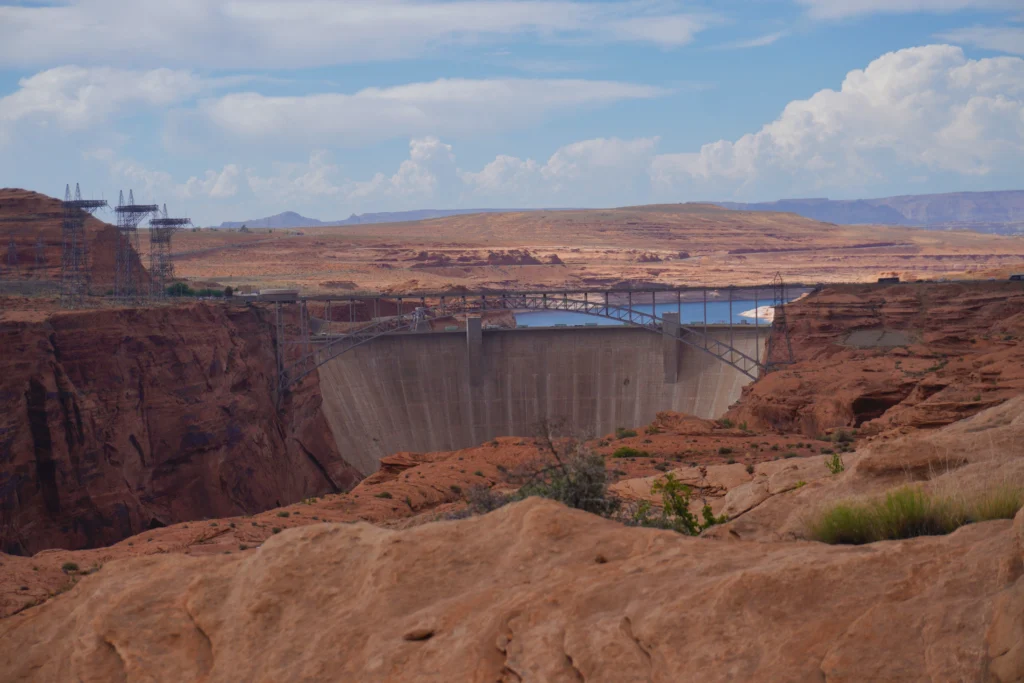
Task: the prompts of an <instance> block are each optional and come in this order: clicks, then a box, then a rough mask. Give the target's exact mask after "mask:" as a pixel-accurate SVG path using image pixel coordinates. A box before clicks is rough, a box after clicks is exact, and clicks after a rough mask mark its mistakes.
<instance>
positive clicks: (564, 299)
mask: <svg viewBox="0 0 1024 683" xmlns="http://www.w3.org/2000/svg"><path fill="white" fill-rule="evenodd" d="M723 289H724V290H725V291H726V292H727V294H728V298H727V299H726V300H723V298H722V297H721V294H720V292H721V291H723V290H722V289H718V290H715V289H710V288H708V289H703V290H701V289H695V288H679V289H676V290H665V289H652V290H626V291H615V290H606V291H578V292H569V291H564V292H499V293H489V292H487V293H479V294H465V295H461V294H460V295H455V296H450V295H440V296H438V297H436V298H435V299H433V300H432V301H431V302H429V303H428V301H427V297H426V296H422V297H412V296H374V297H357V296H345V297H336V298H324V297H310V298H307V299H303V300H300V301H299V302H297V303H298V305H299V316H300V320H299V325H298V327H299V337H298V339H291V340H289V339H287V334H286V333H285V328H286V326H285V325H283V323H282V316H281V306H282V305H289V304H282V303H278V304H277V307H278V318H277V320H278V326H277V328H278V332H277V334H278V345H277V346H278V368H279V380H280V389H281V390H282V391H284V390H287V388H288V387H289V386H291V385H293V384H294V383H296V382H298V381H300V380H301V379H302V378H303V377H305V376H307V375H309V374H310V373H311V372H313V371H314V370H315V369H317V368H318V367H320V366H321V365H323V364H324V363H326V362H328V361H329V360H332V359H333V358H337V357H338V356H340V355H341V354H343V353H347V352H348V351H351V350H352V349H354V348H357V347H359V346H362V345H364V344H367V343H369V342H372V341H373V340H374V339H377V338H379V337H382V336H385V335H390V334H394V333H396V332H402V331H406V330H413V329H417V328H420V329H422V328H423V327H427V328H429V325H430V322H431V321H436V320H439V319H444V318H449V317H452V316H461V315H472V314H483V313H486V312H488V311H497V310H505V311H512V312H531V311H545V310H548V311H563V312H567V313H578V314H583V315H588V316H592V317H596V318H604V319H608V320H613V321H617V322H619V323H623V324H626V325H630V326H633V327H639V328H643V329H646V330H649V331H651V332H657V333H663V332H664V323H665V320H664V317H663V315H664V313H666V312H671V309H672V308H673V306H672V304H673V302H672V301H671V298H672V295H673V294H674V295H675V302H674V303H675V308H676V313H677V316H679V318H681V317H682V311H683V309H684V306H690V307H693V306H696V305H700V310H701V317H702V319H701V320H696V321H695V320H689V321H685V320H681V319H680V320H679V323H678V331H677V332H676V333H675V335H674V336H675V339H676V340H677V341H678V342H679V343H682V344H686V345H687V346H690V347H692V348H696V349H699V350H701V351H703V352H705V353H707V354H709V355H711V356H713V357H714V358H716V359H718V360H719V361H721V362H723V363H725V364H727V365H730V366H732V367H733V368H735V369H736V370H738V371H739V372H741V373H743V374H744V375H746V376H748V377H750V378H752V379H757V378H758V376H759V375H760V374H762V373H764V372H765V371H767V370H768V369H769V367H768V366H767V365H766V363H765V361H763V360H762V358H761V357H760V356H761V354H760V351H758V352H757V353H756V354H755V356H752V355H750V354H748V353H746V352H744V351H742V350H741V349H739V348H738V347H737V346H736V344H735V339H734V328H735V327H746V324H740V323H736V321H735V318H736V316H735V314H734V313H735V312H734V305H733V304H734V303H739V304H741V305H742V306H747V305H749V304H753V313H754V315H753V316H751V317H753V320H754V325H753V327H754V329H755V335H757V334H758V333H759V330H760V328H761V327H763V325H762V320H764V317H763V316H762V310H761V309H762V303H761V302H762V301H763V302H764V305H768V304H769V303H770V304H771V308H772V310H773V311H777V312H780V311H781V309H782V307H783V304H784V303H786V302H787V301H788V300H789V298H788V297H787V292H786V287H785V285H784V284H783V283H782V282H781V278H777V279H776V281H775V282H773V283H772V285H771V286H764V287H750V288H723ZM683 292H687V299H686V300H685V301H684V299H683ZM694 292H700V293H701V296H700V297H699V298H694V295H693V294H694ZM737 292H740V293H745V292H749V293H750V295H749V298H746V299H744V298H740V299H737V298H736V293H737ZM709 293H710V294H711V296H712V300H711V301H709ZM716 294H718V296H715V295H716ZM311 301H317V302H323V304H324V316H323V317H321V318H313V317H312V316H310V314H309V309H308V303H309V302H311ZM334 302H340V303H342V304H343V305H344V304H347V308H348V314H349V318H350V320H349V321H348V322H347V323H346V322H343V321H337V320H335V319H334V318H335V316H334V315H333V314H332V310H331V306H332V303H334ZM355 302H359V303H360V304H362V305H364V307H367V308H369V306H366V304H367V302H370V303H372V308H373V310H372V314H371V315H369V316H367V317H370V320H367V321H364V322H363V323H362V324H360V323H358V322H356V321H355V318H356V316H355V313H354V311H355V307H354V305H353V304H354V303H355ZM410 302H412V304H413V306H412V308H413V310H411V311H408V310H406V309H407V308H409V307H410V306H409V303H410ZM648 302H649V303H648ZM726 302H728V312H727V320H725V321H720V322H722V323H726V326H727V327H728V341H726V340H723V339H720V338H718V336H716V334H714V333H713V331H711V330H709V325H712V326H713V325H716V324H717V323H718V322H719V321H715V322H712V321H710V320H709V314H708V306H709V303H710V304H711V305H712V306H715V305H719V306H720V305H722V304H724V303H726ZM381 304H387V305H384V306H382V305H381ZM416 304H418V305H416ZM382 308H383V309H390V310H387V311H386V312H387V314H385V315H380V313H381V312H382V311H381V309H382ZM648 309H649V310H648ZM659 309H661V311H662V314H661V315H659ZM367 312H368V311H367ZM715 315H716V316H717V315H719V314H715ZM360 317H362V316H360ZM691 317H692V316H691ZM779 317H780V316H778V315H776V317H775V319H774V320H771V319H769V320H768V321H767V322H768V326H770V327H775V328H776V329H775V332H776V333H780V332H781V333H782V334H785V335H787V340H788V330H785V329H782V330H779V329H778V327H779V325H778V319H779ZM782 320H783V321H784V317H782ZM339 328H342V329H339ZM673 328H675V323H674V322H673ZM748 329H749V328H748ZM766 334H768V335H769V339H770V334H771V333H770V332H768V333H766ZM755 342H756V343H755V348H757V349H760V339H759V338H758V339H756V340H755ZM296 346H297V347H298V357H297V359H296V358H293V357H294V356H295V354H294V353H289V348H291V349H292V350H294V349H295V347H296ZM787 346H788V341H787ZM768 347H769V348H770V347H771V343H770V342H769V344H768ZM769 354H770V352H769ZM769 354H766V355H765V356H764V357H765V358H768V357H769ZM791 355H792V351H791V349H790V357H791ZM775 364H776V365H777V364H778V363H777V362H776V363H775Z"/></svg>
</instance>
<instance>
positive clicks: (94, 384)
mask: <svg viewBox="0 0 1024 683" xmlns="http://www.w3.org/2000/svg"><path fill="white" fill-rule="evenodd" d="M0 339H2V345H3V349H4V353H3V354H2V357H0V405H2V406H3V409H2V417H0V547H2V549H3V550H4V551H5V552H8V553H15V554H22V553H34V552H36V551H39V550H42V549H44V548H52V547H66V548H88V547H95V546H98V545H106V544H109V543H112V542H115V541H118V540H120V539H122V538H125V537H127V536H130V535H132V534H135V533H138V532H140V531H142V530H144V529H147V528H152V527H158V526H163V525H167V524H172V523H174V522H179V521H183V520H188V519H196V518H203V517H222V516H228V515H233V514H241V513H245V512H256V511H259V510H263V509H266V508H268V507H275V506H279V505H281V504H287V503H289V502H292V501H295V500H298V499H300V498H302V497H304V496H309V495H315V494H317V493H323V492H327V491H340V490H345V489H348V488H350V487H351V486H352V484H353V483H354V482H355V481H356V480H357V479H358V475H357V473H356V472H355V471H354V470H352V469H351V468H350V467H349V466H348V465H347V463H346V462H345V460H344V459H343V458H342V457H341V456H340V455H339V454H338V453H337V452H336V449H335V447H334V445H333V441H332V439H331V438H330V436H329V432H328V429H327V425H326V424H325V423H324V421H323V417H322V416H321V414H320V412H319V401H320V399H319V393H318V391H317V387H316V385H315V377H313V378H311V379H310V380H309V381H307V383H306V384H305V385H303V386H302V387H301V388H300V389H299V390H298V391H297V392H295V393H294V394H292V395H290V396H288V397H287V398H286V400H285V403H284V405H282V410H281V413H280V416H279V413H278V411H277V409H276V408H275V403H274V400H275V397H274V381H275V375H274V372H275V362H274V346H273V341H272V337H271V327H270V325H269V324H268V323H267V322H266V321H264V320H263V313H262V312H261V311H260V310H259V309H253V308H249V309H232V308H227V307H223V306H208V305H203V304H196V305H188V306H176V307H163V308H148V309H107V310H92V311H81V312H62V313H56V314H53V315H50V316H46V317H44V318H43V319H42V320H40V321H31V320H29V321H24V320H16V319H15V320H4V321H2V322H0Z"/></svg>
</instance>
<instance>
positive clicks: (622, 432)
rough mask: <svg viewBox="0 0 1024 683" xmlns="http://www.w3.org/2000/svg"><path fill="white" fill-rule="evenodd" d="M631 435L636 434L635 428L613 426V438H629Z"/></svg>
mask: <svg viewBox="0 0 1024 683" xmlns="http://www.w3.org/2000/svg"><path fill="white" fill-rule="evenodd" d="M632 436H636V430H635V429H626V428H625V427H616V428H615V438H616V439H628V438H630V437H632Z"/></svg>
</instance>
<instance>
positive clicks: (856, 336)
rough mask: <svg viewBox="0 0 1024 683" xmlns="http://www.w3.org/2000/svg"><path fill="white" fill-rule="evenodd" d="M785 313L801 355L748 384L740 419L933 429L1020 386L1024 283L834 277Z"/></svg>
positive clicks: (787, 427) (787, 425)
mask: <svg viewBox="0 0 1024 683" xmlns="http://www.w3.org/2000/svg"><path fill="white" fill-rule="evenodd" d="M786 318H787V320H788V322H789V331H790V341H791V346H792V349H793V355H794V360H795V361H796V362H795V363H793V364H792V365H786V366H782V367H781V368H780V369H779V370H778V371H777V372H773V373H771V374H769V375H768V376H766V377H764V378H763V379H762V380H761V381H759V382H757V383H756V384H753V385H751V386H750V387H748V388H746V389H745V390H744V396H743V399H742V400H741V401H740V403H739V405H737V406H736V407H734V408H733V409H732V410H731V411H730V413H729V417H730V418H732V419H733V420H734V421H736V422H747V423H748V424H749V425H750V426H751V427H757V428H759V429H760V428H766V429H774V430H778V431H782V432H789V433H792V432H802V433H804V434H806V435H807V436H814V435H817V434H820V433H821V432H824V431H826V430H828V429H832V428H837V427H857V428H860V429H861V430H862V431H863V432H867V433H874V432H879V431H882V430H887V429H891V428H915V427H916V428H921V427H925V428H934V427H940V426H942V425H947V424H950V423H953V422H956V421H958V420H961V419H963V418H965V417H969V416H971V415H973V414H975V413H978V412H980V411H982V410H984V409H986V408H990V407H992V406H995V405H999V404H1000V403H1002V402H1003V401H1005V400H1007V399H1008V398H1011V397H1013V396H1016V395H1018V394H1020V393H1021V392H1022V391H1024V344H1022V343H1021V342H1022V340H1024V283H1021V282H1005V281H1004V282H998V281H996V282H974V283H953V282H950V283H920V284H909V283H908V284H897V285H891V286H888V287H880V286H877V285H830V286H828V287H826V288H825V289H824V290H823V291H821V292H818V293H816V294H814V295H812V296H809V297H807V298H805V299H802V300H800V301H797V302H794V303H792V304H790V305H788V306H786ZM782 348H783V345H782V344H778V345H776V346H775V350H776V351H781V349H782ZM773 356H774V359H775V360H779V359H780V356H779V355H775V354H773Z"/></svg>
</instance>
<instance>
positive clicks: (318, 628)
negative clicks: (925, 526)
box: [0, 499, 1024, 683]
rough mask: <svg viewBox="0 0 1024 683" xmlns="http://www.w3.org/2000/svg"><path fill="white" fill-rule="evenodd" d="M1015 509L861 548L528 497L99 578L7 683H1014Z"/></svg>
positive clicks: (15, 636)
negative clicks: (634, 524) (683, 527)
mask: <svg viewBox="0 0 1024 683" xmlns="http://www.w3.org/2000/svg"><path fill="white" fill-rule="evenodd" d="M1022 534H1024V514H1021V515H1018V517H1017V519H1016V520H1015V521H1014V522H1011V521H1009V520H1003V521H997V522H989V523H984V524H976V525H972V526H969V527H965V528H963V529H961V530H960V531H957V532H956V533H954V534H951V535H949V536H944V537H931V538H920V539H915V540H912V541H908V542H901V543H882V544H876V545H874V546H871V547H868V548H851V547H831V546H826V545H822V544H815V543H806V542H794V543H774V544H769V543H756V542H745V541H737V542H733V543H721V542H714V541H707V540H700V539H691V538H684V537H681V536H679V535H676V534H674V533H672V532H665V531H653V530H640V529H633V528H626V527H623V526H620V525H618V524H615V523H613V522H609V521H606V520H603V519H600V518H597V517H594V516H592V515H588V514H586V513H583V512H579V511H574V510H569V509H566V508H564V507H561V506H560V505H558V504H556V503H553V502H550V501H542V500H539V499H530V500H527V501H525V502H522V503H517V504H514V505H511V506H509V507H506V508H503V509H500V510H498V511H496V512H494V513H491V514H489V515H486V516H484V517H480V518H473V519H468V520H463V521H459V522H448V523H437V524H429V525H425V526H421V527H418V528H415V529H411V530H405V531H399V532H396V531H389V530H385V529H381V528H377V527H373V526H370V525H367V524H355V525H337V524H331V525H316V526H309V527H304V528H302V529H296V530H291V531H287V532H285V533H282V534H280V535H277V536H274V537H272V538H271V539H270V540H268V541H267V542H266V543H265V544H264V545H263V547H262V548H261V549H260V550H259V551H258V552H255V553H249V554H246V555H244V556H239V555H234V556H225V555H218V556H212V557H207V558H203V559H197V558H189V557H185V556H181V555H161V556H152V557H147V558H137V559H132V560H126V561H119V562H113V563H110V564H108V565H106V566H104V568H103V570H102V571H100V572H98V573H96V574H94V575H91V576H88V577H86V578H85V579H83V580H82V581H81V582H80V583H79V585H78V586H77V587H76V588H75V589H74V590H73V591H71V592H70V593H67V594H65V595H63V596H60V597H58V598H56V599H54V600H51V601H50V602H48V603H47V604H45V605H43V606H41V607H39V608H36V609H34V610H30V611H28V612H24V613H22V614H19V615H16V616H14V617H11V618H9V619H7V620H5V621H3V622H0V667H2V669H3V670H4V671H5V672H6V674H7V680H10V681H41V680H87V681H108V680H154V681H199V680H202V681H209V682H214V681H232V682H233V681H239V680H282V681H285V680H305V681H337V680H353V681H355V680H358V681H403V682H408V681H438V680H445V681H579V680H586V681H608V682H614V683H621V682H623V681H650V680H655V681H675V680H682V679H684V678H685V677H686V676H687V675H689V673H691V672H700V678H701V680H707V681H727V680H828V681H854V680H857V681H863V680H933V681H940V680H941V681H946V680H979V679H981V678H987V679H988V680H995V681H1011V680H1019V679H1020V677H1021V676H1022V675H1024V649H1022V647H1021V638H1020V634H1021V629H1022V628H1024V625H1022V621H1021V620H1022V617H1021V615H1022V614H1024V583H1022V582H1021V579H1020V574H1021V572H1020V566H1021V562H1022V559H1024V557H1022V550H1021V537H1022Z"/></svg>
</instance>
